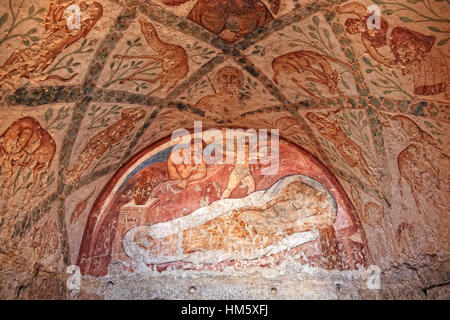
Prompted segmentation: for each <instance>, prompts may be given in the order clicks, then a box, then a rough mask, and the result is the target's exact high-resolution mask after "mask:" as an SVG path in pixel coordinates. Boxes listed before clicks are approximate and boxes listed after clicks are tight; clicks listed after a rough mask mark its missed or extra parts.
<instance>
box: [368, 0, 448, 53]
mask: <svg viewBox="0 0 450 320" xmlns="http://www.w3.org/2000/svg"><path fill="white" fill-rule="evenodd" d="M373 2H374V3H376V4H378V5H382V6H384V7H385V8H386V9H385V10H383V11H382V13H383V14H385V15H392V14H394V13H398V12H401V11H403V12H405V13H410V14H412V16H413V18H411V17H406V16H400V20H401V21H403V22H405V23H436V22H438V23H439V22H440V23H450V19H449V17H448V15H445V14H442V13H441V12H440V10H439V9H437V8H435V3H439V2H447V4H449V5H450V1H449V0H435V1H431V0H406V2H407V4H406V3H404V1H403V0H397V1H384V0H373ZM420 4H421V6H420V7H419V6H418V5H420ZM394 8H396V9H394ZM414 17H415V18H414ZM428 29H429V30H430V31H432V32H436V33H443V34H450V30H448V29H447V30H443V29H440V28H438V27H436V26H429V27H428ZM449 39H450V37H447V38H445V39H442V40H440V41H439V42H438V43H437V45H438V46H443V45H445V44H446V43H447V42H448V41H449Z"/></svg>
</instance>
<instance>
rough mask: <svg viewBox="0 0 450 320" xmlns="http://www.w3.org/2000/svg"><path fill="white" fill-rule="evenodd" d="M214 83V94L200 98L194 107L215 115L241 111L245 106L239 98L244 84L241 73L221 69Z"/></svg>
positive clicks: (229, 68)
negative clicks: (215, 83) (216, 86)
mask: <svg viewBox="0 0 450 320" xmlns="http://www.w3.org/2000/svg"><path fill="white" fill-rule="evenodd" d="M216 82H217V83H218V88H217V90H216V89H215V88H213V89H214V91H215V93H214V94H211V95H208V96H205V97H203V98H201V99H200V100H199V101H198V102H197V103H196V104H195V107H196V108H198V109H200V110H203V111H207V112H211V113H216V114H223V113H232V112H237V111H242V110H243V105H244V104H245V103H244V101H242V99H241V98H240V96H239V89H240V88H241V86H242V85H243V84H244V76H243V74H242V72H241V71H240V70H239V69H238V68H235V67H231V66H226V67H223V68H221V69H219V71H218V72H217V76H216Z"/></svg>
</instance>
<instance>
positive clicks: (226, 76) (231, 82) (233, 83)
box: [217, 66, 244, 94]
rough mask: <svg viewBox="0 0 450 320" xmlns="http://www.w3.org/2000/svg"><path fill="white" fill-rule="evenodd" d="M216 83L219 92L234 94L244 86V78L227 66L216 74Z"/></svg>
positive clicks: (240, 73) (236, 69) (234, 69)
mask: <svg viewBox="0 0 450 320" xmlns="http://www.w3.org/2000/svg"><path fill="white" fill-rule="evenodd" d="M217 82H218V83H219V91H221V92H226V93H233V94H235V93H236V92H237V91H238V90H239V88H240V87H241V86H242V85H243V84H244V76H243V74H242V72H241V71H240V70H239V69H238V68H235V67H231V66H227V67H223V68H221V69H220V70H219V71H218V72H217Z"/></svg>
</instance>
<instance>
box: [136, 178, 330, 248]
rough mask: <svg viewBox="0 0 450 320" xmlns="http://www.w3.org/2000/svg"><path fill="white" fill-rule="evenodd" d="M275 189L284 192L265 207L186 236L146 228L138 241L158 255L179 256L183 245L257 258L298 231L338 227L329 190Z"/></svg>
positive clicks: (225, 218) (224, 217)
mask: <svg viewBox="0 0 450 320" xmlns="http://www.w3.org/2000/svg"><path fill="white" fill-rule="evenodd" d="M278 189H280V190H278ZM274 190H278V192H277V193H276V194H275V195H274V196H273V198H272V199H271V200H269V201H268V202H266V203H264V204H261V205H255V206H253V207H247V208H239V209H233V210H231V212H229V213H225V214H223V215H220V216H219V217H217V218H215V219H213V220H210V221H208V222H206V223H204V224H202V225H200V226H196V227H193V228H189V229H187V230H184V231H183V232H182V234H173V235H169V236H167V237H165V238H161V239H156V238H152V237H150V236H149V235H148V234H147V232H145V230H137V231H136V233H134V235H133V238H134V239H133V241H134V242H135V243H136V244H138V245H139V246H140V247H142V248H145V249H148V250H149V252H150V254H151V255H153V256H158V255H167V256H171V255H175V254H178V253H179V252H177V248H178V247H181V248H182V253H183V254H190V253H194V252H197V251H219V252H227V253H230V252H238V253H243V254H253V252H254V251H255V250H258V249H264V248H266V247H268V246H270V245H273V244H275V243H277V242H278V241H280V240H281V239H283V238H285V237H287V236H289V235H292V234H294V233H302V232H307V231H312V230H319V229H323V228H328V227H330V226H332V225H333V223H334V221H335V218H336V208H335V205H333V204H332V203H333V201H334V200H332V199H331V198H330V194H329V193H328V192H327V191H326V190H325V189H318V188H315V187H312V186H310V185H308V184H306V183H304V182H302V181H294V182H291V183H290V184H288V185H285V186H282V185H281V184H279V185H278V187H277V186H274V187H273V188H272V189H271V190H270V191H268V192H269V193H271V192H273V191H274ZM224 209H225V208H224ZM225 210H226V209H225ZM228 210H230V209H228ZM179 237H182V238H181V239H179ZM180 240H181V243H179V241H180Z"/></svg>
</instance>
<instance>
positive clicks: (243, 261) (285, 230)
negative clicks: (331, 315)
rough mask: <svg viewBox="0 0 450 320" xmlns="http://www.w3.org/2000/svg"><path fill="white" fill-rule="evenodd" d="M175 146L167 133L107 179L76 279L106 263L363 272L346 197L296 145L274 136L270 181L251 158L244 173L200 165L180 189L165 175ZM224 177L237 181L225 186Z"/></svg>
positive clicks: (126, 267)
mask: <svg viewBox="0 0 450 320" xmlns="http://www.w3.org/2000/svg"><path fill="white" fill-rule="evenodd" d="M225 130H226V129H221V131H222V132H225ZM243 130H245V129H243ZM189 135H190V136H191V137H193V134H192V133H191V134H189ZM269 140H270V139H269ZM176 144H177V142H176V141H174V140H172V139H170V137H167V138H165V139H163V140H161V141H160V142H158V143H155V144H152V145H150V146H148V147H146V148H145V149H143V150H142V151H141V152H140V153H139V154H137V155H136V156H135V157H133V158H132V159H131V160H129V161H128V162H127V163H125V164H124V165H123V166H122V167H121V168H120V169H119V170H118V171H117V172H116V173H115V175H114V176H113V177H112V178H111V179H110V181H109V182H108V183H107V185H106V186H105V188H104V189H103V191H102V193H101V194H100V195H99V196H98V198H97V199H96V201H95V203H94V205H93V207H92V209H91V211H90V213H89V216H88V220H87V224H86V227H85V230H84V234H83V239H82V243H81V246H80V250H79V254H78V260H77V264H78V265H79V266H80V269H81V272H82V274H85V275H92V276H105V275H107V274H108V270H109V269H110V268H111V267H113V268H115V269H114V270H115V271H117V269H119V270H123V271H126V272H131V273H133V272H135V271H136V270H137V269H139V270H140V271H142V270H143V269H144V270H145V268H148V270H152V271H158V272H162V271H164V270H166V269H168V268H170V269H176V270H179V271H180V272H182V271H183V270H198V271H202V270H208V271H215V272H221V271H222V270H225V269H227V268H233V270H240V269H246V268H247V269H252V270H255V269H256V270H258V269H260V268H270V267H271V266H276V265H277V264H279V263H281V262H282V261H286V259H289V261H293V262H294V263H298V264H301V265H308V266H312V267H318V268H322V269H326V270H355V269H358V268H359V267H365V266H367V245H366V240H365V236H364V231H363V230H362V228H361V225H360V222H359V220H358V218H357V215H356V213H355V210H354V208H353V207H352V205H351V202H350V200H349V198H348V196H347V195H346V193H345V191H344V190H343V188H342V186H341V185H340V184H339V182H338V181H337V179H336V178H335V177H334V175H333V174H332V173H331V172H330V170H328V168H327V167H326V166H325V165H324V164H323V163H321V162H320V161H319V160H318V159H317V158H316V157H314V156H313V155H311V154H310V153H308V152H307V151H305V150H304V149H302V148H301V147H299V146H297V145H295V144H293V143H291V142H289V141H287V140H285V139H283V138H282V137H280V139H279V165H278V170H277V171H276V172H275V173H273V174H270V175H262V174H261V171H262V169H263V168H264V167H265V166H266V167H267V164H266V165H264V164H261V163H260V161H257V163H256V164H249V166H248V168H247V167H246V166H245V165H244V166H243V167H244V168H242V165H241V166H237V165H236V164H207V165H205V166H204V169H205V170H204V171H205V172H204V173H200V174H199V175H198V176H197V177H196V179H193V180H192V181H188V182H187V183H186V182H185V183H183V179H177V178H176V177H174V175H173V172H172V173H171V172H169V171H170V170H172V171H173V169H174V164H173V162H172V163H170V160H169V158H170V156H171V154H172V151H173V148H174V146H175V145H176ZM205 146H207V144H206V143H205V144H203V146H202V147H203V148H205ZM237 167H239V168H237ZM247 169H248V170H247ZM195 170H196V169H194V171H195ZM200 171H201V170H197V172H200ZM180 172H181V171H180ZM232 175H234V176H238V177H240V178H239V179H238V180H240V183H238V185H237V186H236V187H234V188H233V186H235V185H236V182H235V183H234V184H233V183H231V187H230V177H231V176H232ZM249 175H251V178H250V177H248V176H249ZM234 179H235V178H234ZM187 180H189V178H188V179H187ZM251 180H253V183H252V181H251ZM238 182H239V181H238ZM252 184H254V187H253V186H252ZM227 189H228V192H225V190H227ZM250 189H251V190H250ZM225 193H226V194H225ZM322 217H323V219H322ZM330 219H331V220H330ZM330 221H331V222H330ZM305 225H307V226H306V227H305Z"/></svg>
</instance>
